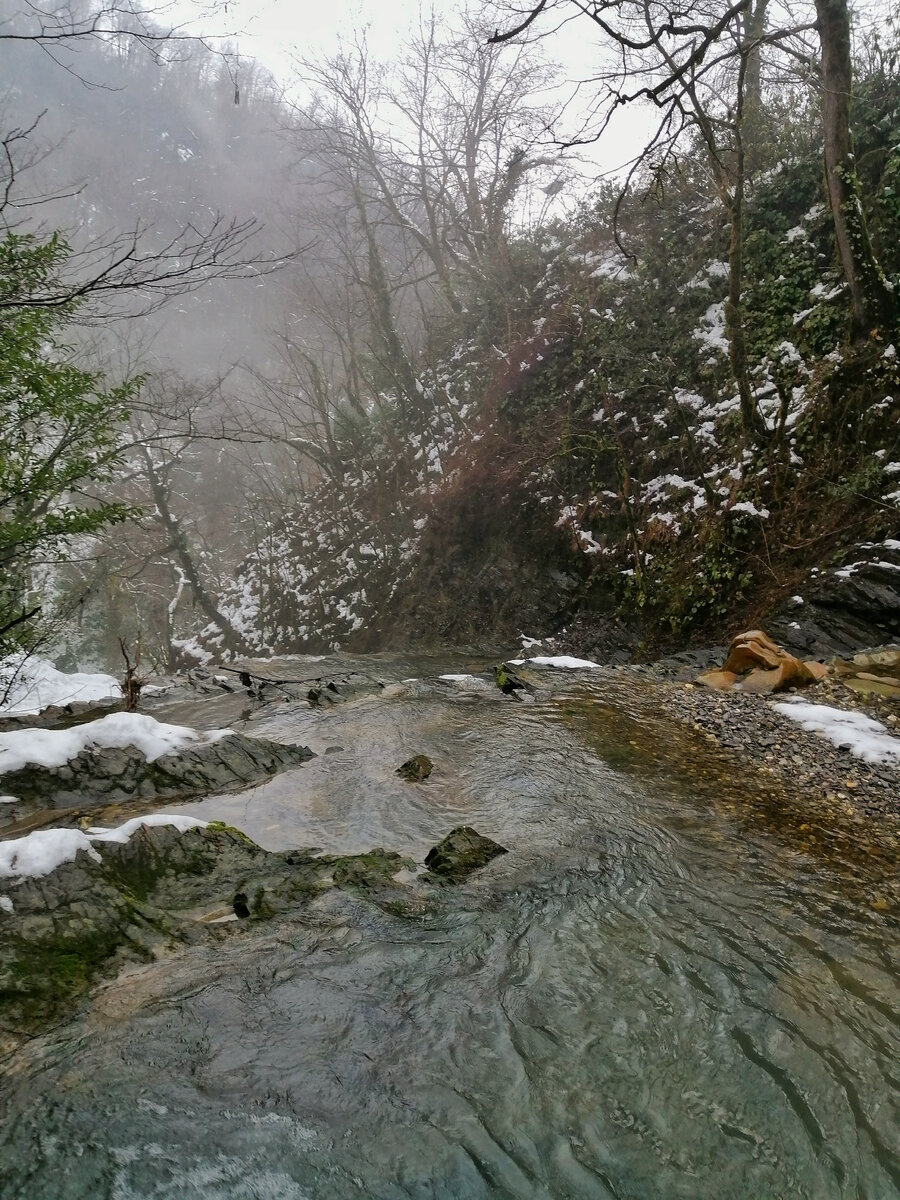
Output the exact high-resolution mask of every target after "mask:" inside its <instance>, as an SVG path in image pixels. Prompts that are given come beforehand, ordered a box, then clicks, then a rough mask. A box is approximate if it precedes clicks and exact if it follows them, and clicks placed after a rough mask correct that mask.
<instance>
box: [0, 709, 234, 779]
mask: <svg viewBox="0 0 900 1200" xmlns="http://www.w3.org/2000/svg"><path fill="white" fill-rule="evenodd" d="M231 732H232V730H230V729H214V730H212V731H211V732H209V733H198V732H197V731H196V730H195V729H189V728H188V727H187V726H185V725H165V724H163V722H162V721H155V720H154V719H153V717H147V716H143V715H142V714H141V713H125V712H120V713H110V714H109V715H108V716H106V717H101V718H100V719H99V720H97V721H90V722H88V724H86V725H78V726H75V727H74V728H73V729H16V730H14V731H13V732H12V733H0V775H4V774H6V773H7V772H9V771H18V770H21V768H22V767H24V766H27V765H28V764H32V765H33V766H38V767H50V768H52V767H61V766H64V765H65V763H67V762H68V761H69V760H70V759H73V758H76V757H77V756H78V755H79V754H80V753H81V751H82V750H93V749H96V748H99V747H103V748H107V749H111V748H113V747H118V748H121V749H124V748H125V747H126V746H134V747H136V748H137V749H138V750H140V751H141V753H142V754H143V755H144V756H145V757H146V759H147V762H153V761H154V760H155V759H157V758H160V757H161V756H162V755H163V754H171V753H172V752H173V751H175V750H180V749H181V748H182V747H183V746H187V745H189V744H191V743H192V742H217V741H218V740H219V739H220V738H223V737H225V735H226V734H228V733H231Z"/></svg>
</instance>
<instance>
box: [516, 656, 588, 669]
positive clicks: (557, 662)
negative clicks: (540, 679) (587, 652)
mask: <svg viewBox="0 0 900 1200" xmlns="http://www.w3.org/2000/svg"><path fill="white" fill-rule="evenodd" d="M509 661H510V663H511V664H512V666H514V667H522V666H526V667H558V668H560V669H561V670H565V671H578V670H580V669H581V668H582V667H591V668H594V669H596V670H598V671H602V670H603V668H602V666H601V664H600V663H595V662H591V661H590V660H589V659H587V658H570V657H569V655H567V654H557V655H553V656H545V655H540V656H538V657H537V658H511V659H510V660H509Z"/></svg>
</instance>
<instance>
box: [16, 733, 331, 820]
mask: <svg viewBox="0 0 900 1200" xmlns="http://www.w3.org/2000/svg"><path fill="white" fill-rule="evenodd" d="M312 757H313V753H312V751H311V750H310V749H308V747H306V746H284V745H281V744H280V743H278V742H270V741H267V740H266V739H264V738H250V737H246V736H244V734H241V733H231V732H229V733H226V734H225V736H224V737H219V738H217V739H216V740H215V741H202V742H198V743H197V744H195V745H191V746H183V747H181V748H180V749H179V750H178V751H177V752H176V753H172V754H164V755H162V756H161V757H159V758H155V759H153V760H152V761H148V759H147V757H146V755H145V754H144V753H143V752H142V751H141V750H140V749H139V748H138V747H137V746H124V747H117V746H113V747H110V746H98V747H86V748H85V749H83V750H81V751H80V752H79V753H78V754H77V755H76V756H75V757H73V758H70V759H69V760H68V761H67V762H65V763H63V764H62V765H60V766H56V767H45V766H38V765H35V764H33V763H28V764H27V765H25V766H23V767H21V768H20V769H19V770H16V771H8V772H6V773H5V774H3V775H0V791H3V792H7V793H9V794H10V795H11V796H16V797H18V798H19V799H20V800H21V801H22V802H23V804H24V805H25V806H28V807H31V806H34V805H38V806H40V807H42V808H48V807H49V808H75V807H77V808H98V807H100V806H102V805H105V804H115V803H119V802H120V801H123V800H133V799H136V798H137V799H140V800H154V799H158V798H166V799H171V798H173V797H176V796H178V797H182V796H195V795H202V794H205V793H208V792H220V791H227V790H228V789H230V788H234V787H246V786H247V785H249V784H253V783H257V782H259V781H261V780H263V779H266V778H267V777H268V776H270V775H274V774H276V773H277V772H279V771H287V770H290V769H291V768H292V767H298V766H300V765H301V764H302V763H304V762H307V761H308V760H309V759H311V758H312Z"/></svg>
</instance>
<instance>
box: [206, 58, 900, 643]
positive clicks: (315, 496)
mask: <svg viewBox="0 0 900 1200" xmlns="http://www.w3.org/2000/svg"><path fill="white" fill-rule="evenodd" d="M860 92H861V97H862V100H863V101H864V102H860V104H859V105H858V112H859V114H860V120H861V122H862V124H861V126H860V129H859V130H858V134H857V137H858V144H859V146H860V147H861V148H863V154H862V155H861V157H862V158H863V159H864V161H865V163H866V170H867V172H868V176H867V197H868V207H869V219H870V227H871V230H872V233H873V238H874V240H875V242H876V244H877V250H878V253H879V255H880V257H881V261H882V263H883V265H884V267H885V269H886V272H887V273H888V275H889V277H892V278H893V279H894V280H895V281H897V280H898V279H900V249H898V237H897V233H898V230H900V211H898V208H897V195H898V192H897V189H896V186H895V185H896V182H897V179H898V176H900V145H898V133H900V109H898V89H897V81H896V80H893V84H892V86H891V87H888V86H887V84H886V82H885V80H884V79H883V78H881V77H877V78H874V79H870V80H869V81H868V82H867V83H866V84H864V85H863V86H861V89H860ZM796 134H797V136H796V137H795V138H794V139H793V141H792V142H791V140H790V139H788V150H784V151H779V153H778V155H777V158H776V161H775V162H774V163H773V164H772V165H771V167H770V168H769V169H767V170H766V171H765V172H764V173H763V174H762V175H761V176H760V179H759V181H758V182H757V183H756V185H755V186H754V187H753V188H752V190H751V195H750V203H749V211H748V213H747V219H746V228H745V332H746V342H747V354H748V362H749V376H750V379H751V380H752V390H753V395H754V400H755V404H756V408H757V412H758V416H759V421H758V423H759V431H758V432H757V433H756V435H755V436H753V437H748V433H747V430H746V428H743V427H742V421H741V414H740V398H739V395H738V392H737V389H736V385H735V382H734V374H733V369H732V364H731V363H730V361H729V353H728V351H729V344H728V338H727V336H726V325H725V304H726V299H727V286H728V265H727V261H726V259H727V255H728V233H727V229H726V227H725V222H724V220H723V217H722V215H721V207H720V205H719V204H718V201H717V199H716V196H715V195H714V194H711V193H710V189H709V184H708V182H707V180H706V178H705V174H704V172H703V170H702V161H701V160H700V157H699V155H698V157H697V158H695V159H694V160H693V161H691V160H688V161H687V162H686V163H685V166H684V169H683V170H682V171H681V173H680V174H679V175H678V176H676V177H673V178H672V179H671V180H670V182H669V187H668V189H667V192H666V194H665V195H664V196H660V195H656V196H649V197H648V196H642V195H639V194H635V195H630V196H628V197H627V198H626V200H625V202H624V204H623V205H621V206H620V210H619V214H618V229H617V235H618V242H617V239H616V236H614V230H613V224H612V214H613V209H614V207H615V197H614V196H613V195H611V194H610V195H601V196H598V197H596V198H595V200H594V201H592V202H591V203H589V204H586V205H585V206H584V209H583V211H582V213H581V214H580V216H579V217H578V218H577V219H576V220H573V221H570V222H567V223H565V224H558V225H556V226H554V227H552V228H547V229H544V230H543V231H540V232H539V233H538V234H537V235H536V236H534V237H533V238H531V239H528V240H521V239H520V240H519V241H518V242H517V243H516V244H515V245H514V246H513V248H512V270H513V272H514V275H515V279H516V283H517V288H516V291H515V306H514V309H513V310H512V311H510V307H509V306H508V305H507V307H506V310H505V312H503V314H502V315H503V323H502V324H501V323H500V321H499V320H498V315H499V313H498V306H497V303H496V301H495V300H494V299H493V298H490V297H488V298H481V302H480V303H473V304H472V306H471V307H470V309H469V311H468V313H466V314H465V315H464V317H462V318H460V323H459V326H458V328H457V329H456V331H455V337H454V340H453V342H452V343H451V342H450V339H449V337H448V347H451V346H452V348H448V349H446V350H444V351H443V353H442V356H441V364H440V366H439V367H437V368H436V369H432V370H431V371H428V372H425V373H423V374H421V375H420V377H419V382H418V390H419V404H418V409H417V412H416V413H415V414H414V415H413V416H412V417H411V416H410V414H409V413H404V414H402V415H401V414H400V413H399V412H397V411H394V412H393V414H391V412H390V410H387V411H386V410H385V409H382V411H380V412H379V413H377V414H374V413H373V414H372V418H371V420H370V421H369V422H367V423H364V424H365V426H366V427H365V428H361V427H360V421H359V418H358V416H357V418H356V423H355V424H354V425H353V427H352V428H348V429H347V430H345V445H344V452H345V455H346V461H347V470H346V473H345V474H344V476H343V477H342V478H340V479H339V480H334V479H332V480H330V481H329V482H327V483H325V484H322V485H321V486H320V487H318V488H317V489H314V490H313V491H312V492H311V493H310V494H309V495H308V496H307V498H306V499H305V500H304V501H303V503H302V504H301V505H300V507H298V508H293V509H292V510H291V512H290V515H289V516H288V517H287V518H286V520H285V522H284V525H283V526H282V527H281V528H280V529H278V530H276V531H273V536H272V538H271V539H270V540H269V542H268V543H267V544H266V545H265V546H262V547H260V549H259V551H258V552H257V554H256V555H254V556H253V558H252V559H251V560H249V561H248V562H247V563H246V564H245V567H244V573H243V575H242V576H241V578H240V580H238V581H237V582H236V584H235V586H234V587H233V588H232V589H231V599H230V601H229V602H228V606H227V607H228V611H229V613H230V614H231V615H232V616H233V619H234V621H235V623H236V625H237V626H238V627H239V628H240V629H241V631H242V632H243V633H244V635H245V636H246V637H247V639H248V641H249V642H250V643H251V644H253V645H255V646H260V647H262V646H266V647H268V648H274V649H280V650H287V649H298V648H320V647H322V646H331V645H338V644H341V645H343V644H347V643H348V642H349V643H351V644H356V645H373V644H380V643H382V642H384V641H385V640H397V639H413V640H418V639H421V640H425V641H434V640H449V641H461V640H463V641H466V640H473V639H474V640H477V639H479V638H480V639H484V638H486V637H489V638H495V639H498V638H509V637H513V636H515V635H516V634H517V633H518V632H522V631H524V632H527V633H529V634H532V635H535V634H555V633H558V632H559V631H560V630H562V629H566V628H567V629H568V630H569V637H570V639H571V640H572V641H573V643H578V644H581V645H584V646H586V647H587V648H591V649H594V650H596V651H597V652H607V653H611V652H614V651H616V650H620V649H622V648H627V649H628V650H629V652H637V653H639V654H641V653H643V654H648V653H651V652H656V651H659V650H661V649H663V648H664V647H666V646H669V645H674V644H683V643H684V642H685V641H687V640H689V639H698V640H700V639H716V638H717V637H719V636H720V635H721V632H722V630H723V629H726V628H731V627H732V626H733V625H734V623H736V622H737V623H755V622H758V621H760V620H763V619H770V618H771V619H774V620H776V621H777V620H778V614H779V612H782V611H783V612H784V619H783V620H782V621H781V623H780V626H779V627H780V629H781V631H782V634H783V636H784V637H785V638H786V639H787V640H790V639H791V637H792V635H793V636H794V637H795V638H796V639H799V640H801V641H802V640H804V639H805V640H806V641H807V642H809V641H810V639H812V640H813V641H817V642H818V644H822V645H825V644H826V643H829V639H830V643H829V644H833V645H835V646H836V645H847V644H852V643H853V642H854V641H856V640H860V639H861V640H868V641H872V640H884V639H885V638H888V637H896V636H897V635H898V634H900V625H898V622H900V609H898V607H897V598H898V586H900V569H898V567H900V555H898V550H900V542H898V541H896V540H895V538H896V537H897V535H898V532H900V490H898V489H900V399H898V397H900V360H898V346H897V340H896V331H891V330H886V329H885V330H880V329H876V330H872V331H871V334H870V336H869V337H868V339H866V340H864V341H862V342H858V343H856V344H850V343H849V342H848V340H847V336H846V330H847V327H848V313H847V299H846V292H845V288H844V287H843V284H842V281H841V277H840V272H839V270H838V268H837V265H836V263H835V256H834V246H833V229H832V225H831V221H830V218H829V216H828V213H827V210H826V207H825V204H824V202H823V195H822V180H821V166H820V162H821V159H820V152H819V148H818V146H817V144H816V141H815V139H814V138H813V137H807V136H805V135H804V136H801V135H802V134H803V130H802V129H798V130H797V131H796ZM865 564H870V565H865ZM801 593H802V597H801ZM844 595H846V600H844V598H843V596H844ZM797 597H801V599H802V598H805V599H806V602H807V609H806V610H805V611H806V614H807V617H808V620H807V623H806V627H805V629H804V631H803V632H802V633H800V632H798V630H799V626H800V622H798V621H796V620H795V619H794V617H795V616H796V613H794V615H793V616H792V615H791V610H792V609H793V610H796V609H799V607H800V600H799V599H797ZM792 598H793V599H792ZM816 599H817V601H818V604H819V609H818V619H817V621H812V617H811V615H810V614H811V613H812V608H811V607H810V605H811V603H812V601H814V600H816ZM210 632H212V631H210Z"/></svg>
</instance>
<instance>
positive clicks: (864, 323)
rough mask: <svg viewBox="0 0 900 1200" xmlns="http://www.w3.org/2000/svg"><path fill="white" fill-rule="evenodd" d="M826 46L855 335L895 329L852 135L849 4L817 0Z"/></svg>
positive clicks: (835, 177) (831, 142)
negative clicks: (866, 212) (872, 239)
mask: <svg viewBox="0 0 900 1200" xmlns="http://www.w3.org/2000/svg"><path fill="white" fill-rule="evenodd" d="M816 17H817V25H818V31H819V41H820V44H821V48H822V131H823V134H824V141H825V182H826V185H827V188H828V201H829V204H830V206H831V214H832V217H833V219H834V234H835V240H836V242H837V249H838V255H839V257H840V260H841V267H842V268H843V272H844V278H845V279H846V281H847V287H848V288H849V290H850V302H851V307H852V322H851V337H852V338H853V339H854V340H864V339H865V338H867V337H868V336H869V334H870V333H871V332H872V330H873V329H878V328H882V329H883V328H885V327H886V328H888V329H893V326H894V324H895V322H896V316H897V302H896V299H895V297H894V295H893V293H892V291H891V289H890V287H889V286H888V283H887V280H886V279H885V277H884V272H883V271H882V269H881V267H880V266H879V264H878V260H877V259H876V257H875V254H874V252H873V250H872V244H871V242H870V241H869V233H868V229H867V228H866V219H865V215H864V213H863V208H862V199H861V195H860V186H859V177H858V175H857V174H856V161H855V159H854V156H853V146H852V141H851V136H850V93H851V88H852V82H853V71H852V61H851V46H850V13H849V10H848V7H847V0H816Z"/></svg>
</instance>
